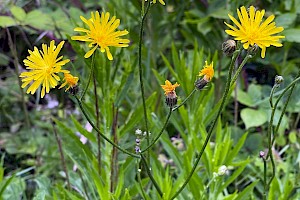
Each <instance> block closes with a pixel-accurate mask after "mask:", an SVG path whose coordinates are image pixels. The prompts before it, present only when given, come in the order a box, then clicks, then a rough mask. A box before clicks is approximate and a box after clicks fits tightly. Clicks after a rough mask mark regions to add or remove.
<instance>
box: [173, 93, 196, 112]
mask: <svg viewBox="0 0 300 200" xmlns="http://www.w3.org/2000/svg"><path fill="white" fill-rule="evenodd" d="M196 91H197V88H194V89H193V91H192V92H191V93H190V94H189V95H188V96H187V97H186V98H185V99H184V100H183V101H182V102H181V104H179V105H178V106H176V107H174V108H173V109H172V111H175V110H177V109H178V108H180V107H181V106H183V105H184V104H185V102H186V101H187V100H189V98H190V97H191V96H192V95H193V94H194V93H195V92H196Z"/></svg>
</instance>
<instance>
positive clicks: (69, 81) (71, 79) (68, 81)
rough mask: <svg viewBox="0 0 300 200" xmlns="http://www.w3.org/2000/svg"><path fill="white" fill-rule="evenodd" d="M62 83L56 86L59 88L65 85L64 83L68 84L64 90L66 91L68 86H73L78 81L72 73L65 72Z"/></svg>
mask: <svg viewBox="0 0 300 200" xmlns="http://www.w3.org/2000/svg"><path fill="white" fill-rule="evenodd" d="M64 76H65V77H64V81H65V82H64V83H63V84H62V85H61V86H60V87H59V88H58V89H61V88H63V87H65V86H66V85H68V87H67V88H66V90H65V92H66V91H68V90H69V89H70V88H73V87H75V86H76V85H77V82H78V79H79V78H78V77H76V76H73V75H72V74H69V72H65V73H64Z"/></svg>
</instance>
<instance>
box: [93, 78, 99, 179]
mask: <svg viewBox="0 0 300 200" xmlns="http://www.w3.org/2000/svg"><path fill="white" fill-rule="evenodd" d="M93 82H94V96H95V113H96V126H97V127H98V128H99V129H100V115H99V102H98V94H97V81H96V77H95V73H93ZM97 148H98V153H97V159H98V173H99V175H100V174H101V137H100V135H99V134H97Z"/></svg>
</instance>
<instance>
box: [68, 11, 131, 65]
mask: <svg viewBox="0 0 300 200" xmlns="http://www.w3.org/2000/svg"><path fill="white" fill-rule="evenodd" d="M109 16H110V14H109V12H106V13H105V12H102V13H101V16H100V14H99V12H98V11H96V12H91V18H90V19H88V20H87V19H85V18H84V17H83V16H80V19H81V20H82V21H83V22H84V23H85V24H86V25H87V26H88V28H89V29H85V28H81V27H77V28H75V29H74V31H77V32H83V33H85V34H86V35H82V36H72V37H71V39H72V40H78V41H84V42H89V47H90V48H92V49H91V50H89V51H88V52H87V53H86V54H85V55H84V57H85V58H89V57H90V56H91V55H92V54H93V53H94V51H95V50H96V49H97V47H99V48H100V51H101V52H102V53H104V52H105V51H106V54H107V58H108V59H109V60H113V56H112V54H111V53H110V50H109V47H111V46H114V47H128V43H129V42H130V41H129V40H128V39H122V38H120V36H123V35H127V34H128V31H127V30H123V31H115V30H116V28H117V27H118V26H119V25H120V20H119V19H116V16H113V17H112V18H111V19H110V20H109Z"/></svg>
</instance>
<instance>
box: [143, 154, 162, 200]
mask: <svg viewBox="0 0 300 200" xmlns="http://www.w3.org/2000/svg"><path fill="white" fill-rule="evenodd" d="M140 155H141V159H142V162H143V164H144V167H145V168H146V172H147V174H148V176H149V178H150V179H151V182H152V183H153V185H154V187H155V188H156V190H157V192H158V193H159V195H160V196H161V197H162V196H163V192H162V191H161V189H160V187H159V185H158V183H157V182H156V180H155V179H154V177H153V176H152V174H151V169H150V168H149V167H148V164H147V160H146V158H145V157H144V156H143V154H140Z"/></svg>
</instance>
